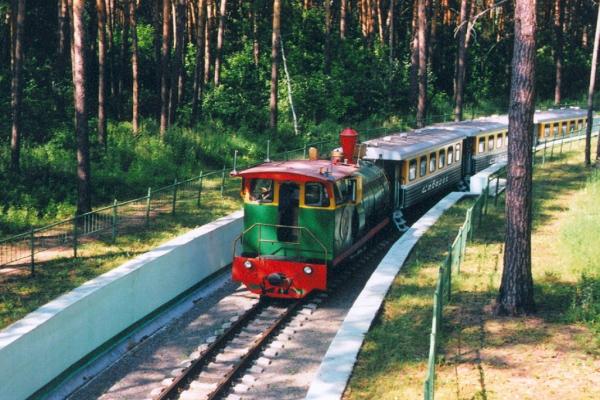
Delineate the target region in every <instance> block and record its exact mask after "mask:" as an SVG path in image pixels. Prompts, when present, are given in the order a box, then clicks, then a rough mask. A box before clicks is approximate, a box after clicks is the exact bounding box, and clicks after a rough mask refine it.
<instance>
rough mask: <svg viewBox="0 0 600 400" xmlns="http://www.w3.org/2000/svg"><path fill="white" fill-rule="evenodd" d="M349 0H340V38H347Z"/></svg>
mask: <svg viewBox="0 0 600 400" xmlns="http://www.w3.org/2000/svg"><path fill="white" fill-rule="evenodd" d="M346 10H347V0H340V39H342V40H344V39H346Z"/></svg>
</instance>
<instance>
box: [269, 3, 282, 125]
mask: <svg viewBox="0 0 600 400" xmlns="http://www.w3.org/2000/svg"><path fill="white" fill-rule="evenodd" d="M280 29H281V0H273V35H272V38H271V95H270V98H269V110H270V121H269V127H270V128H271V129H272V130H274V131H276V130H277V81H278V78H279V75H278V67H279V40H280V37H279V34H280Z"/></svg>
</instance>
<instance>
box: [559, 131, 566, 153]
mask: <svg viewBox="0 0 600 400" xmlns="http://www.w3.org/2000/svg"><path fill="white" fill-rule="evenodd" d="M564 141H565V132H563V134H562V139H561V140H560V155H561V156H562V148H563V143H564Z"/></svg>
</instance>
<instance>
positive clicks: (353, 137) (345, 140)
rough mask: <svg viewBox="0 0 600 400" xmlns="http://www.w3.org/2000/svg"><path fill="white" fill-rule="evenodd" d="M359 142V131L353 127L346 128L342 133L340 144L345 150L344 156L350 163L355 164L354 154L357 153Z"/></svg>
mask: <svg viewBox="0 0 600 400" xmlns="http://www.w3.org/2000/svg"><path fill="white" fill-rule="evenodd" d="M357 143H358V132H356V131H355V130H354V129H352V128H345V129H344V130H343V131H342V132H341V133H340V144H341V146H342V150H343V152H344V158H345V159H346V160H347V161H346V162H347V163H348V164H354V163H355V162H356V160H355V159H354V154H356V144H357Z"/></svg>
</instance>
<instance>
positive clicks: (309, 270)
mask: <svg viewBox="0 0 600 400" xmlns="http://www.w3.org/2000/svg"><path fill="white" fill-rule="evenodd" d="M312 272H313V271H312V268H311V267H310V265H305V266H304V273H305V274H306V275H310V274H312Z"/></svg>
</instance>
